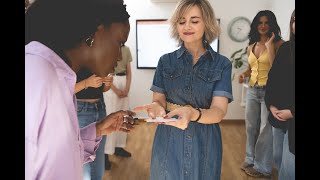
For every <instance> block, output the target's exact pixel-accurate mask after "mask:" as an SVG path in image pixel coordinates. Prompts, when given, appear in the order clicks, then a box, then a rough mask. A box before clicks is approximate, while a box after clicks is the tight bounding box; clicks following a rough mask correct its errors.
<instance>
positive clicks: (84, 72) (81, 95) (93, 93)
mask: <svg viewBox="0 0 320 180" xmlns="http://www.w3.org/2000/svg"><path fill="white" fill-rule="evenodd" d="M91 75H93V73H92V72H91V71H90V70H88V69H84V68H82V69H80V70H79V72H78V73H77V83H78V82H80V81H82V80H84V79H87V78H88V77H90V76H91ZM102 93H103V85H102V86H100V87H98V88H94V87H88V88H87V89H83V90H81V91H79V92H78V93H76V96H77V99H98V98H102V97H103V95H102Z"/></svg>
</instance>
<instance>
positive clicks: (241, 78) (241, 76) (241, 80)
mask: <svg viewBox="0 0 320 180" xmlns="http://www.w3.org/2000/svg"><path fill="white" fill-rule="evenodd" d="M245 78H246V76H245V75H244V74H243V73H242V74H240V75H239V83H240V84H242V83H243V82H244V79H245Z"/></svg>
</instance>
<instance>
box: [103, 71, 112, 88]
mask: <svg viewBox="0 0 320 180" xmlns="http://www.w3.org/2000/svg"><path fill="white" fill-rule="evenodd" d="M112 82H113V75H112V74H108V76H107V77H105V78H104V86H103V92H106V91H109V90H110V89H111V85H112Z"/></svg>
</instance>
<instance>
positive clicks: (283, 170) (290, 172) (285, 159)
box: [278, 131, 296, 180]
mask: <svg viewBox="0 0 320 180" xmlns="http://www.w3.org/2000/svg"><path fill="white" fill-rule="evenodd" d="M295 166H296V165H295V155H294V154H292V153H291V152H290V151H289V141H288V131H287V133H286V134H285V135H284V141H283V154H282V162H281V167H280V171H279V178H278V179H279V180H295V179H296V176H295Z"/></svg>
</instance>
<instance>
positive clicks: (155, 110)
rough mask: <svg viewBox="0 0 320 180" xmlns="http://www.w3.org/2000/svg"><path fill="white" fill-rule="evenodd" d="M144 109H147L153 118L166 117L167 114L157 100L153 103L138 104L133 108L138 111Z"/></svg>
mask: <svg viewBox="0 0 320 180" xmlns="http://www.w3.org/2000/svg"><path fill="white" fill-rule="evenodd" d="M144 110H145V111H147V112H148V116H149V117H151V118H153V119H154V118H156V117H164V116H165V115H166V111H165V109H164V108H163V107H162V106H161V105H160V104H158V103H157V102H153V103H151V104H148V105H144V106H138V107H135V108H134V109H133V111H136V112H138V111H144Z"/></svg>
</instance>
